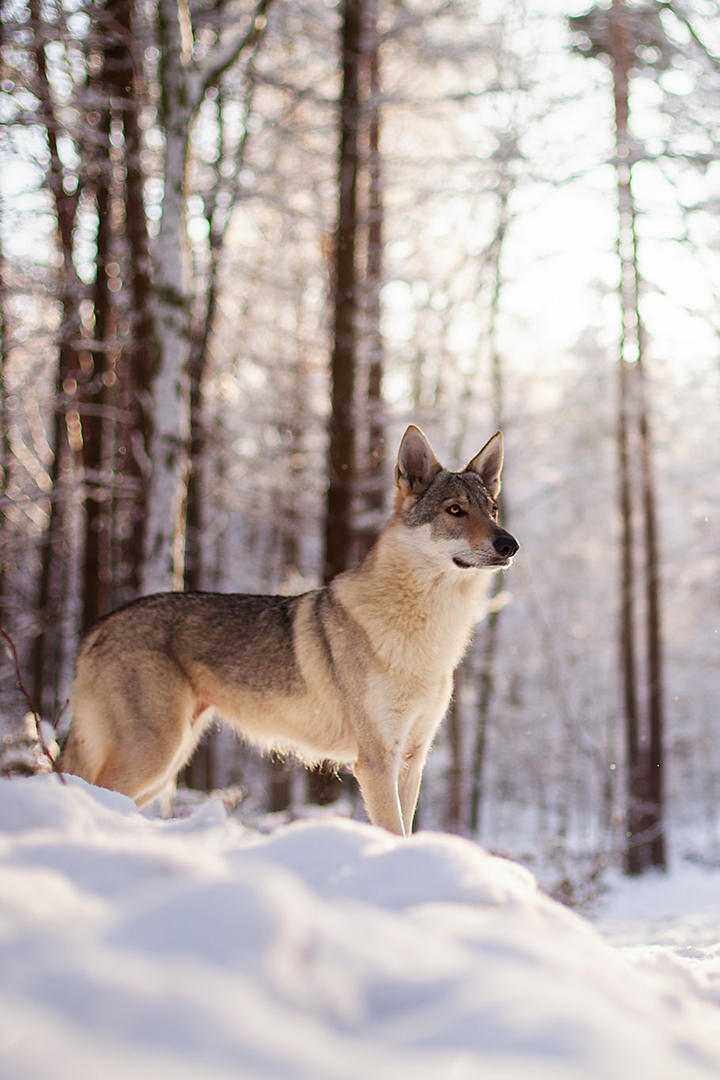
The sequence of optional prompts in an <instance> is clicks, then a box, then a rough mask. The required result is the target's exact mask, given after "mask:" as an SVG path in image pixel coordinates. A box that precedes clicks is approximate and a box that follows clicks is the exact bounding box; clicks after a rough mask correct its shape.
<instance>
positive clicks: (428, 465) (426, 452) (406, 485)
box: [395, 424, 442, 495]
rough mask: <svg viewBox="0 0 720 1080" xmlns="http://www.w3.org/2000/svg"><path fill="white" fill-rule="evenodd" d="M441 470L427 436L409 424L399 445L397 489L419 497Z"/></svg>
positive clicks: (396, 471) (396, 467)
mask: <svg viewBox="0 0 720 1080" xmlns="http://www.w3.org/2000/svg"><path fill="white" fill-rule="evenodd" d="M441 470H442V465H441V464H440V462H439V461H438V459H437V458H436V457H435V451H434V450H433V448H432V446H431V445H430V440H429V439H428V437H427V435H425V434H424V433H423V432H422V431H421V430H420V428H419V427H415V424H411V425H410V427H409V428H408V429H407V431H406V432H405V434H404V435H403V437H402V442H401V443H400V450H399V452H398V459H397V465H396V466H395V483H396V485H397V487H399V488H400V490H401V491H402V492H404V493H405V494H406V495H421V494H422V492H423V491H425V490H426V489H427V488H429V487H430V485H431V484H432V482H433V480H434V479H435V477H436V476H437V474H438V473H439V472H440V471H441Z"/></svg>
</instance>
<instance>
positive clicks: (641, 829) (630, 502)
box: [571, 0, 669, 874]
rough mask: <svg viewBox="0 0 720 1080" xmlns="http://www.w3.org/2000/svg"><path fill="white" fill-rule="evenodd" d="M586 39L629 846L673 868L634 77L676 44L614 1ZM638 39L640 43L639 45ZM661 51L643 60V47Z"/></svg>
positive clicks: (643, 863) (642, 15)
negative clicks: (640, 563)
mask: <svg viewBox="0 0 720 1080" xmlns="http://www.w3.org/2000/svg"><path fill="white" fill-rule="evenodd" d="M571 26H572V27H573V28H574V29H575V30H576V31H581V32H583V33H584V35H585V36H586V43H585V44H581V45H579V46H578V48H579V49H580V51H582V52H583V54H584V55H586V56H602V55H604V56H607V57H608V58H609V60H610V63H611V68H612V77H613V101H614V113H615V171H616V182H617V200H618V233H617V254H618V263H619V290H618V291H619V300H620V327H621V329H620V342H619V356H618V368H617V370H618V411H617V452H618V475H619V480H618V502H619V511H620V522H621V559H620V564H621V573H620V605H619V607H620V641H619V651H620V665H621V672H622V702H623V710H624V717H625V734H626V768H627V800H628V801H627V831H626V838H627V845H626V851H625V866H626V870H627V872H628V873H629V874H640V873H642V872H643V871H644V870H646V869H648V868H650V867H659V868H665V865H666V857H665V840H664V831H663V814H664V806H663V802H664V800H663V790H664V785H663V769H664V765H665V762H664V753H663V726H664V724H663V711H664V710H663V686H662V633H661V610H660V555H659V548H658V537H657V515H656V510H655V489H654V482H653V473H652V450H651V445H652V444H651V430H650V417H649V410H648V402H647V386H646V371H645V352H646V334H645V327H644V324H643V316H642V311H641V291H642V281H641V274H640V266H639V255H638V232H637V208H636V204H635V198H634V194H633V185H632V176H633V159H634V153H635V146H634V143H633V139H632V137H631V133H630V79H631V75H632V72H633V70H636V69H637V67H638V66H642V65H643V63H644V64H645V65H647V64H648V63H653V64H654V65H655V66H656V67H662V65H663V64H665V63H666V62H667V56H668V51H669V43H668V42H667V39H666V37H665V34H664V32H663V29H662V25H661V24H660V20H659V17H658V8H657V6H656V5H654V4H645V3H641V4H638V5H633V6H630V5H628V4H626V3H625V0H613V2H612V6H611V7H610V9H609V10H608V9H604V8H602V9H600V8H594V9H593V10H592V11H590V12H589V13H588V14H587V15H582V16H577V17H575V18H573V19H571ZM640 43H642V44H641V45H640ZM650 46H652V47H654V48H655V49H656V52H657V56H656V57H655V56H653V57H652V59H651V60H648V59H645V60H644V59H643V55H642V49H648V48H649V47H650ZM640 550H641V551H644V556H645V559H644V567H643V575H642V593H643V596H642V598H641V597H640V596H639V593H640V591H641V590H640V583H639V579H638V575H637V573H636V567H635V560H636V553H637V551H640ZM641 599H642V602H644V612H645V633H644V640H645V650H646V666H645V683H646V693H645V695H644V696H643V695H642V694H641V692H640V686H639V680H640V674H639V669H638V660H637V645H636V641H637V637H638V633H637V630H638V610H639V609H640V607H641Z"/></svg>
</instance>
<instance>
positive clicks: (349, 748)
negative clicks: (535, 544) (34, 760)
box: [60, 427, 517, 835]
mask: <svg viewBox="0 0 720 1080" xmlns="http://www.w3.org/2000/svg"><path fill="white" fill-rule="evenodd" d="M498 440H499V441H498ZM488 448H491V449H488ZM486 451H487V453H486ZM481 455H485V456H484V457H483V458H482V459H481ZM481 455H477V458H475V459H473V462H471V463H470V465H469V466H468V467H467V469H468V470H471V472H473V473H474V474H477V475H478V476H479V477H480V478H481V479H482V478H483V477H484V480H483V483H479V482H478V481H477V480H476V479H472V477H471V480H466V479H465V475H466V474H462V473H447V472H446V471H445V470H442V469H441V467H440V466H439V465H438V463H437V461H436V459H435V457H434V454H433V453H432V449H431V448H430V445H429V443H428V442H427V440H426V439H425V437H424V436H423V435H422V433H421V432H419V429H417V428H412V427H411V428H409V429H408V432H406V435H405V438H404V440H403V443H402V444H401V449H400V455H399V458H398V469H397V471H396V483H397V487H398V493H397V500H396V506H395V513H394V515H393V518H392V519H391V521H390V522H389V524H388V525H387V526H386V527H385V529H384V530H383V532H382V533H381V535H380V537H379V539H378V541H377V543H376V545H375V547H374V548H373V549H372V551H371V552H370V553H369V555H368V556H367V557H366V558H365V559H364V560H363V561H362V562H361V563H360V564H359V565H358V566H356V567H354V568H353V569H351V570H348V571H346V572H345V573H343V574H340V575H339V576H338V577H336V578H335V580H334V581H333V582H332V583H331V584H330V585H329V586H328V587H327V588H325V589H316V590H313V591H312V592H309V593H306V594H304V595H303V596H301V597H298V598H296V599H294V600H291V599H283V598H248V597H236V598H234V597H218V596H213V595H212V594H185V596H179V595H178V594H161V595H160V596H157V597H151V598H147V599H145V600H141V601H138V602H137V603H136V604H132V605H129V606H128V607H126V608H124V609H120V610H119V611H117V612H115V613H114V614H113V615H112V616H110V617H109V618H108V619H106V620H104V621H103V622H101V623H100V624H99V625H98V627H97V628H96V629H94V630H93V631H91V633H90V634H89V635H88V637H87V638H86V640H85V642H84V644H83V647H82V649H81V652H80V655H79V658H78V664H77V674H76V679H75V683H74V687H73V693H72V703H73V714H74V715H73V724H72V728H71V732H70V736H69V738H68V742H67V744H66V747H65V749H64V751H63V754H62V758H61V763H60V764H61V767H62V768H63V769H64V770H66V771H68V772H72V773H77V774H78V775H80V776H83V777H84V778H85V779H86V780H88V781H89V782H91V783H94V784H99V785H101V786H104V787H109V788H112V789H115V790H118V791H122V792H124V793H125V794H127V795H129V796H131V797H132V798H133V799H135V800H136V801H137V803H138V804H139V805H141V806H142V805H145V804H146V803H147V802H149V801H150V800H151V799H153V798H154V797H156V796H157V795H158V794H160V793H161V792H162V791H163V789H164V788H165V787H166V786H167V785H168V784H169V783H171V782H172V780H173V779H174V777H175V775H176V773H177V771H178V769H179V768H180V767H181V766H182V765H183V763H184V762H185V761H186V760H187V759H188V758H189V756H190V754H191V753H192V751H193V749H194V747H195V745H196V743H197V741H198V739H199V737H200V735H201V734H202V732H203V730H204V728H205V726H206V725H207V723H208V722H209V721H210V719H211V717H212V715H213V712H214V711H217V712H218V713H219V714H220V715H221V716H222V717H223V718H224V719H225V720H226V721H227V722H228V723H229V724H231V725H232V726H233V727H234V728H235V729H236V730H237V731H238V732H239V733H240V734H241V735H242V736H243V737H244V738H246V739H247V740H248V741H249V742H251V743H253V744H254V745H257V746H259V747H261V748H264V749H270V748H275V749H279V750H280V751H283V752H292V753H294V754H296V755H297V756H298V757H300V759H301V760H303V761H306V762H314V761H318V760H321V759H330V760H332V761H335V762H337V763H338V764H348V765H351V766H352V768H353V770H354V772H355V775H356V777H357V779H358V782H359V784H360V788H361V791H362V793H363V798H364V800H365V805H366V809H367V812H368V815H369V817H370V820H371V821H372V822H374V823H375V824H377V825H381V826H383V827H385V828H386V829H389V830H390V831H392V832H395V833H398V834H401V835H402V834H406V833H409V832H410V831H411V828H412V819H413V816H414V813H415V806H416V803H417V797H418V791H419V788H420V780H421V776H422V770H423V767H424V764H425V759H426V756H427V753H428V750H429V747H430V745H431V742H432V739H433V737H434V735H435V732H436V730H437V727H438V725H439V724H440V722H441V720H442V717H443V715H444V713H445V711H446V709H447V706H448V702H449V700H450V695H451V690H452V675H453V671H454V669H455V667H456V666H457V664H458V663H459V661H460V659H461V657H462V655H463V652H464V651H465V649H466V647H467V644H468V641H469V638H470V634H471V632H472V628H473V625H474V623H475V621H476V619H477V618H478V616H479V608H480V604H481V601H482V597H483V594H484V592H485V590H486V588H487V585H488V583H489V579H490V574H491V571H492V569H493V568H497V566H499V565H507V564H508V563H509V561H510V559H511V557H512V555H513V554H514V550H515V549H516V548H517V544H516V543H515V541H514V540H513V538H512V537H510V536H509V534H508V533H505V532H504V530H502V529H501V528H500V527H499V526H498V525H497V524H496V523H495V521H494V518H493V516H492V512H491V511H490V512H489V511H488V506H489V505H490V503H491V502H492V498H493V497H494V495H495V494H496V492H497V489H498V488H499V470H500V467H501V464H502V443H501V437H500V436H499V434H498V436H494V437H493V440H490V443H488V445H487V447H486V448H484V450H483V451H481ZM478 459H481V461H480V465H482V464H483V463H485V473H483V472H482V470H481V468H480V467H478V466H477V465H476V464H475V463H477V462H478ZM466 473H467V470H466ZM493 477H494V479H495V489H494V490H492V486H493ZM471 481H472V482H471ZM485 481H487V484H485ZM446 489H447V492H448V494H447V498H444V497H443V496H444V492H445V490H446ZM466 489H467V492H466ZM448 501H449V505H451V506H452V507H454V508H457V507H460V508H461V509H462V514H461V515H460V516H459V518H460V519H458V518H456V517H455V510H453V511H452V512H451V511H449V510H448V505H447V504H448ZM498 537H499V538H500V540H498ZM503 538H507V539H505V541H504V542H505V548H506V550H504V553H503V554H502V556H501V555H499V554H498V551H497V550H495V549H494V548H493V546H492V545H493V543H496V547H498V545H500V546H501V545H502V542H503ZM510 542H512V543H510ZM511 549H512V550H511ZM456 556H457V558H458V559H459V562H454V561H453V559H454V558H455V557H456ZM246 609H247V612H248V614H247V617H246V616H245V611H246ZM280 609H282V611H280ZM278 612H280V614H278ZM214 635H215V637H214ZM215 640H216V641H217V645H215V644H214V641H215ZM207 642H210V646H209V647H207V648H203V645H204V643H205V644H207Z"/></svg>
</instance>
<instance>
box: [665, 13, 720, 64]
mask: <svg viewBox="0 0 720 1080" xmlns="http://www.w3.org/2000/svg"><path fill="white" fill-rule="evenodd" d="M660 7H661V8H665V10H666V11H671V12H672V13H673V15H674V16H675V18H676V19H677V20H678V22H681V23H682V24H683V26H684V27H685V29H686V30H687V32H688V33H689V35H690V37H691V38H692V39H693V41H694V42H695V44H696V45H697V46H698V48H699V49H700V50H701V51H702V52H703V53H704V54H705V56H707V58H708V60H709V61H710V62H711V63H712V64H714V65H715V67H716V68H720V56H718V55H717V54H716V53H714V52H712V51H711V49H710V47H709V46H708V45H706V44H705V42H704V41H703V39H702V38H701V37H700V35H699V34H698V32H697V30H696V29H695V27H694V26H693V24H692V23H691V22H690V16H689V15H687V14H686V13H685V12H684V11H682V9H681V8H680V6H679V5H678V4H677V3H676V2H675V0H661V3H660Z"/></svg>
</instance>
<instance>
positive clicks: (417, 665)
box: [333, 522, 491, 674]
mask: <svg viewBox="0 0 720 1080" xmlns="http://www.w3.org/2000/svg"><path fill="white" fill-rule="evenodd" d="M490 577H491V572H490V571H486V570H473V569H467V570H458V569H457V568H456V567H455V566H453V565H452V563H451V562H450V561H448V563H447V565H446V566H443V565H442V564H441V563H439V562H438V560H437V559H435V560H432V559H429V558H427V557H424V556H423V552H422V547H421V546H420V545H418V546H416V545H414V544H413V542H412V537H408V534H407V532H406V531H404V530H403V529H402V527H401V526H398V525H397V523H394V522H390V524H389V525H388V526H387V527H386V529H385V530H384V531H383V532H382V533H381V535H380V537H379V538H378V541H377V543H376V544H375V546H374V547H373V548H372V550H371V551H370V552H369V553H368V555H367V556H366V557H365V559H364V560H363V561H362V562H361V563H360V564H359V565H358V566H357V567H354V568H353V569H352V570H348V571H346V572H345V573H344V574H340V575H339V576H338V577H337V578H336V579H335V582H334V583H333V593H334V595H335V596H336V597H337V599H338V600H339V601H340V602H341V603H342V605H343V606H344V607H345V608H346V610H347V611H348V612H349V613H350V614H351V615H352V617H353V618H354V619H356V620H357V622H358V623H360V625H361V626H362V627H363V628H364V629H365V631H366V632H367V634H368V638H369V640H371V641H372V642H373V643H374V644H376V648H377V651H378V653H379V654H380V655H381V656H382V658H383V659H384V660H385V662H386V663H388V664H389V665H390V666H392V667H401V668H403V669H405V670H426V669H430V670H432V671H434V672H436V673H437V674H440V673H441V672H442V673H449V672H451V671H452V670H453V669H454V668H455V667H456V666H457V664H458V663H459V662H460V660H461V658H462V655H463V653H464V652H465V649H466V648H467V644H468V641H469V640H470V635H471V633H472V629H473V626H474V625H475V623H476V622H477V620H478V619H479V618H480V615H481V613H482V612H481V603H482V599H483V596H484V594H485V592H486V591H487V588H488V585H489V582H490Z"/></svg>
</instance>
